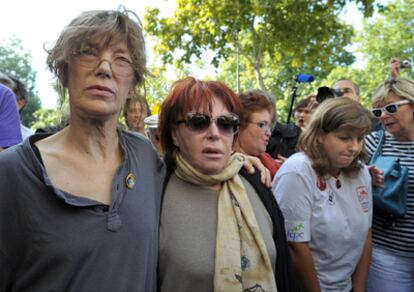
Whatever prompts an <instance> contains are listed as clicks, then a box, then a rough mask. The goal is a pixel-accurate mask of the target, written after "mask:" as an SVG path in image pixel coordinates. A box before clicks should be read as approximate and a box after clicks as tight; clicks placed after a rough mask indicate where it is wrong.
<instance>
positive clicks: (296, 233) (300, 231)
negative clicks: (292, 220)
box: [287, 223, 305, 241]
mask: <svg viewBox="0 0 414 292" xmlns="http://www.w3.org/2000/svg"><path fill="white" fill-rule="evenodd" d="M304 235H305V225H304V224H303V223H299V224H296V225H294V226H293V227H292V228H290V229H289V230H288V231H287V239H288V240H289V241H296V240H300V239H302V238H303V236H304Z"/></svg>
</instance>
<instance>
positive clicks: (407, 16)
mask: <svg viewBox="0 0 414 292" xmlns="http://www.w3.org/2000/svg"><path fill="white" fill-rule="evenodd" d="M413 36H414V1H412V0H406V1H404V0H395V1H393V2H391V3H390V4H389V5H387V6H386V7H384V8H383V9H381V10H380V11H379V12H378V16H377V17H375V18H374V19H372V20H369V21H368V20H367V21H365V24H364V29H363V30H362V32H361V33H360V35H359V36H358V38H357V43H358V44H359V46H358V50H359V52H361V54H362V56H363V60H364V61H366V66H365V68H364V72H365V74H364V76H361V77H362V78H361V79H360V80H361V81H362V80H363V87H362V92H363V93H364V96H365V97H366V102H367V103H369V99H370V97H371V96H372V94H373V93H374V92H375V89H376V88H377V86H378V85H379V84H380V83H382V82H383V81H384V80H385V79H387V78H389V77H390V73H389V62H390V59H391V58H392V57H398V58H400V59H401V60H404V59H411V61H414V46H413ZM401 76H403V77H407V78H410V79H414V72H413V68H411V69H402V70H401Z"/></svg>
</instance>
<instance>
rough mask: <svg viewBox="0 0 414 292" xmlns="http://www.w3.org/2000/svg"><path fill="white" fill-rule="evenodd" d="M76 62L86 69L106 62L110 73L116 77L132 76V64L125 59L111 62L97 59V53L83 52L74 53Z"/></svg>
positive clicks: (121, 58) (120, 58)
mask: <svg viewBox="0 0 414 292" xmlns="http://www.w3.org/2000/svg"><path fill="white" fill-rule="evenodd" d="M74 56H75V60H76V62H77V63H78V64H79V65H80V66H82V67H84V68H87V69H95V68H97V67H98V66H99V65H100V64H101V63H102V62H104V61H106V62H108V63H109V66H110V67H111V70H112V72H113V73H114V75H116V76H118V77H130V76H131V75H133V74H134V68H133V65H132V62H131V61H130V60H129V59H127V58H126V57H122V56H119V57H116V58H114V59H113V60H112V61H109V60H106V59H101V58H99V57H98V54H97V52H94V51H93V50H83V51H79V52H76V53H74Z"/></svg>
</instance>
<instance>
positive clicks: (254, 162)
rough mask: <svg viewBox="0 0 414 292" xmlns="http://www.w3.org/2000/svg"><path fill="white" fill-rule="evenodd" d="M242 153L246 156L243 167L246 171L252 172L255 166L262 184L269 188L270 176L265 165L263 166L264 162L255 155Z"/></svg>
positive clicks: (270, 183) (270, 184)
mask: <svg viewBox="0 0 414 292" xmlns="http://www.w3.org/2000/svg"><path fill="white" fill-rule="evenodd" d="M243 155H244V157H246V159H245V160H244V165H243V167H244V168H245V169H246V170H247V172H249V173H254V172H255V168H257V169H258V170H259V171H260V180H261V181H262V183H263V184H264V185H266V186H267V187H269V188H270V187H271V186H272V177H271V175H270V171H269V170H268V169H267V168H266V166H264V164H263V163H262V162H261V161H260V159H259V158H257V157H254V156H250V155H246V154H243Z"/></svg>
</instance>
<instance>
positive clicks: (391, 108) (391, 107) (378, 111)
mask: <svg viewBox="0 0 414 292" xmlns="http://www.w3.org/2000/svg"><path fill="white" fill-rule="evenodd" d="M409 103H410V102H409V101H408V100H401V101H398V102H394V103H390V104H387V105H386V106H384V107H379V108H373V109H372V110H371V112H372V113H373V115H374V116H375V117H377V118H379V117H381V115H382V112H384V111H385V112H386V113H387V114H390V115H393V114H395V113H396V112H397V111H398V108H399V107H400V106H401V105H404V104H409Z"/></svg>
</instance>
